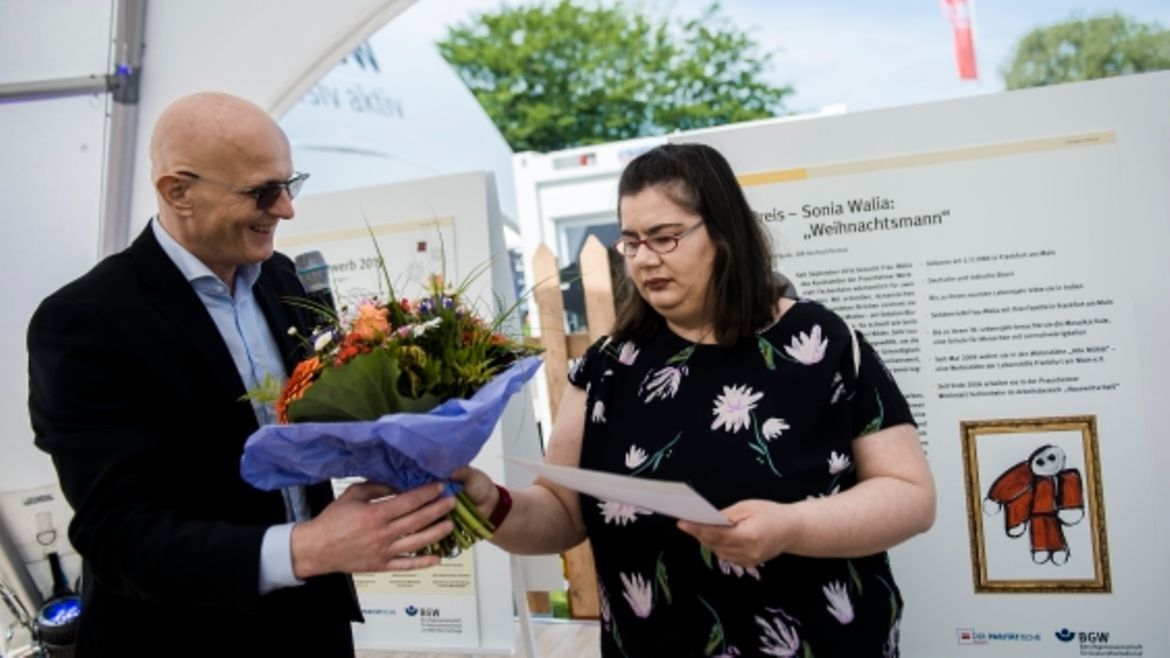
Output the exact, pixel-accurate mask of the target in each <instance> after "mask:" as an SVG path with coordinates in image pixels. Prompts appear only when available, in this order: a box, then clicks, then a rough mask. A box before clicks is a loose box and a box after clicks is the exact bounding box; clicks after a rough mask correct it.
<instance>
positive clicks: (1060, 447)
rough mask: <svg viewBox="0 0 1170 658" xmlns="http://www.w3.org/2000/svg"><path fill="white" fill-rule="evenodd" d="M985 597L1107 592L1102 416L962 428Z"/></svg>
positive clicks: (974, 423) (979, 587) (975, 555)
mask: <svg viewBox="0 0 1170 658" xmlns="http://www.w3.org/2000/svg"><path fill="white" fill-rule="evenodd" d="M960 433H961V434H962V439H963V463H964V469H963V474H964V479H965V482H966V489H967V520H968V525H969V530H970V537H971V562H972V575H973V577H974V585H975V591H976V592H977V593H983V592H993V593H1016V592H1018V593H1037V592H1040V593H1070V592H1071V593H1076V592H1081V593H1108V592H1110V591H1112V582H1111V580H1110V573H1109V547H1108V543H1107V541H1106V533H1105V506H1104V504H1103V493H1102V489H1101V464H1100V456H1099V453H1098V445H1097V418H1096V416H1063V417H1049V418H1017V419H999V420H971V421H962V422H961V423H960Z"/></svg>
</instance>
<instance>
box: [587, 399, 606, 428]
mask: <svg viewBox="0 0 1170 658" xmlns="http://www.w3.org/2000/svg"><path fill="white" fill-rule="evenodd" d="M590 417H591V418H592V419H593V422H595V423H604V422H605V402H603V401H602V400H598V401H596V402H594V403H593V415H592V416H590Z"/></svg>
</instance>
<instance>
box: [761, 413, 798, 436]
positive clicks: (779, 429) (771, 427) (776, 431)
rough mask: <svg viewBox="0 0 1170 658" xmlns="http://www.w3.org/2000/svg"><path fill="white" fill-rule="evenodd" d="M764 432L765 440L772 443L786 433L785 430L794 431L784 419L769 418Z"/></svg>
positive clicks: (765, 423)
mask: <svg viewBox="0 0 1170 658" xmlns="http://www.w3.org/2000/svg"><path fill="white" fill-rule="evenodd" d="M761 429H762V431H763V432H764V440H766V441H771V440H772V439H774V438H776V437H778V436H780V435H781V434H783V433H784V430H788V429H792V428H791V427H789V426H788V423H787V422H785V421H784V419H783V418H769V419H768V420H765V421H764V427H763V428H761Z"/></svg>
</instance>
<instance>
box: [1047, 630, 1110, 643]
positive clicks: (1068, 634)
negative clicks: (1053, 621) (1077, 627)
mask: <svg viewBox="0 0 1170 658" xmlns="http://www.w3.org/2000/svg"><path fill="white" fill-rule="evenodd" d="M1054 635H1056V639H1058V640H1060V641H1061V642H1072V641H1073V638H1076V639H1077V640H1078V641H1079V642H1080V643H1081V644H1108V643H1109V632H1108V631H1088V632H1085V631H1081V632H1078V633H1074V632H1072V631H1070V630H1069V629H1067V628H1062V629H1060V630H1059V631H1056V633H1054Z"/></svg>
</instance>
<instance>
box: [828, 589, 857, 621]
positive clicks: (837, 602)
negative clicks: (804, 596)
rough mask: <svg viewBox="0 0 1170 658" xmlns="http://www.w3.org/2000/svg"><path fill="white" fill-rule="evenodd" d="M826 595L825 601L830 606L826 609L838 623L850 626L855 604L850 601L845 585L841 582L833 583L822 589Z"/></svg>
mask: <svg viewBox="0 0 1170 658" xmlns="http://www.w3.org/2000/svg"><path fill="white" fill-rule="evenodd" d="M821 591H822V592H824V593H825V599H826V600H827V601H828V602H829V605H827V606H825V609H826V610H828V611H829V614H830V615H833V617H835V618H836V619H837V621H839V622H841V623H842V624H848V623H849V622H851V621H853V602H852V601H850V600H849V592H848V591H846V589H845V583H842V582H840V581H833V582H831V583H829V584H828V585H825V586H824V587H822V588H821Z"/></svg>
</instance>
